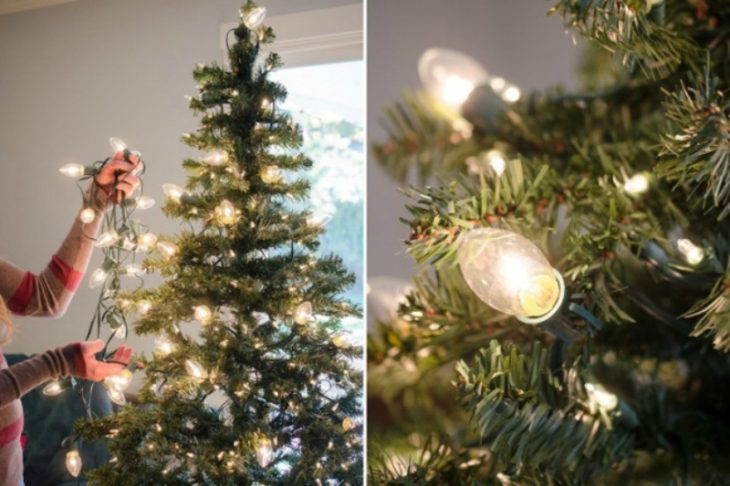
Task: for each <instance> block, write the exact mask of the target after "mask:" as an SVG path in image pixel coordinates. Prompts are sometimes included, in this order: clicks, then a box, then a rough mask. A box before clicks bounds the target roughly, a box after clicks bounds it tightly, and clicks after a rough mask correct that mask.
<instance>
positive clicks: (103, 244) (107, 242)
mask: <svg viewBox="0 0 730 486" xmlns="http://www.w3.org/2000/svg"><path fill="white" fill-rule="evenodd" d="M118 240H119V234H117V232H116V231H114V230H111V231H106V232H104V233H102V234H100V235H99V237H98V238H97V239H96V241H95V242H94V246H95V247H97V248H108V247H110V246H112V245H113V244H114V243H116V242H117V241H118Z"/></svg>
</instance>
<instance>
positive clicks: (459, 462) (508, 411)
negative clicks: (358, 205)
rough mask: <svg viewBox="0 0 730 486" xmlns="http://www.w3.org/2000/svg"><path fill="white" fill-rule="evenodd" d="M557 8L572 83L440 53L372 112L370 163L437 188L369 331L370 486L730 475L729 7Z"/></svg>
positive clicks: (709, 480) (711, 479)
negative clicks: (399, 293)
mask: <svg viewBox="0 0 730 486" xmlns="http://www.w3.org/2000/svg"><path fill="white" fill-rule="evenodd" d="M552 11H553V12H558V13H560V14H562V15H563V16H564V19H565V23H566V25H567V26H568V27H569V28H571V29H572V30H574V31H575V32H578V33H579V34H581V35H583V36H584V37H586V38H587V39H588V41H589V43H590V45H589V46H587V48H586V49H587V54H586V58H585V62H584V65H583V69H582V74H583V78H584V85H585V89H586V91H585V92H582V93H566V92H564V91H562V90H560V89H555V90H551V91H549V92H545V93H534V94H530V95H529V96H522V95H521V93H520V90H519V88H517V87H516V86H513V85H511V84H510V83H509V82H508V81H506V80H504V79H503V78H500V77H495V76H491V75H489V74H488V73H487V72H486V71H485V70H484V69H483V68H481V67H480V66H479V65H478V64H477V63H476V62H475V61H473V60H472V59H471V58H469V57H468V56H466V55H463V54H461V53H455V52H453V51H448V50H442V49H435V50H430V51H427V53H426V54H424V56H423V57H422V59H421V62H420V65H419V68H420V74H421V77H422V79H423V82H424V85H425V87H426V92H425V93H416V94H410V95H407V96H406V98H405V100H404V101H402V102H400V103H398V104H397V106H395V107H394V108H392V109H389V110H388V112H387V114H388V129H389V133H390V139H389V140H388V141H386V142H385V143H383V144H380V145H378V146H376V147H375V153H376V156H377V157H378V160H379V162H380V163H381V165H382V166H383V167H384V168H385V169H386V170H387V171H388V172H389V173H390V174H392V175H393V176H394V177H396V178H398V179H399V180H401V181H405V180H407V177H408V176H409V175H411V174H413V173H414V172H415V174H416V175H418V176H420V178H421V180H422V181H427V180H429V179H430V178H431V177H432V176H435V177H436V178H437V179H438V183H436V184H433V186H434V187H425V188H423V189H420V188H411V189H408V190H407V191H406V192H407V194H408V195H409V196H410V197H411V201H412V202H411V203H410V204H409V206H408V212H409V217H408V218H407V220H406V223H407V224H408V226H409V228H410V236H409V239H408V241H407V243H406V244H407V248H408V251H409V253H410V254H411V255H412V256H413V257H414V259H415V260H416V262H417V263H418V264H420V268H421V269H422V272H421V274H419V276H418V277H417V278H416V279H415V282H414V285H415V290H414V291H412V292H411V293H409V294H408V295H406V296H405V297H404V298H405V302H404V303H403V304H401V305H400V308H399V313H398V317H396V318H394V319H392V320H391V321H387V320H386V321H383V322H380V323H379V325H378V328H377V330H376V331H375V332H374V333H373V334H372V335H371V336H370V338H369V344H368V359H369V374H368V400H369V405H368V414H369V416H368V427H369V435H368V437H369V441H370V442H371V445H370V449H369V450H370V451H373V452H374V453H376V454H378V455H379V456H380V458H379V459H378V460H375V459H374V458H372V459H370V461H371V467H370V473H371V478H372V480H373V481H374V482H376V483H392V484H424V483H426V484H490V483H494V484H596V483H598V484H626V483H629V484H632V483H635V484H638V483H640V482H641V481H649V482H650V483H651V484H727V482H728V481H730V469H728V466H727V462H726V461H725V458H726V457H727V454H728V452H730V441H729V440H728V434H727V430H728V427H729V426H730V421H729V420H728V413H729V412H730V393H728V391H727V383H728V380H729V379H730V356H729V355H728V351H730V344H729V343H730V339H729V336H730V334H729V333H730V327H729V326H730V318H729V317H728V313H727V311H728V309H729V308H730V306H728V302H729V300H728V299H729V297H730V296H729V295H728V285H727V282H728V277H729V276H730V274H729V273H728V268H730V267H729V266H728V263H729V261H730V246H728V230H729V229H730V227H729V226H728V213H730V205H728V203H729V202H730V197H729V195H728V194H729V193H728V185H727V182H728V164H729V163H730V155H729V154H730V137H729V134H730V131H729V130H730V119H729V118H728V116H729V115H730V105H728V101H727V98H726V93H727V92H728V89H729V88H730V87H729V86H728V79H730V76H729V75H730V62H729V61H730V57H729V53H730V38H729V37H728V35H727V32H728V25H729V24H730V5H728V4H727V2H723V1H712V0H664V1H661V0H660V1H645V0H635V1H620V0H595V1H582V0H562V1H559V2H557V4H556V5H555V7H554V8H553V10H552ZM455 389H456V390H458V392H459V398H460V400H457V399H455V398H454V395H455V393H454V391H455Z"/></svg>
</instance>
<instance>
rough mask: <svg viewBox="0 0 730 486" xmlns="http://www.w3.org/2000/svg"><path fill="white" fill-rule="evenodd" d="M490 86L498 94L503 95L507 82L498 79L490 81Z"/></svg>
mask: <svg viewBox="0 0 730 486" xmlns="http://www.w3.org/2000/svg"><path fill="white" fill-rule="evenodd" d="M489 86H490V87H491V88H492V89H493V90H494V91H495V92H497V93H502V91H504V88H506V87H507V81H505V80H504V78H500V77H496V78H492V79H490V80H489Z"/></svg>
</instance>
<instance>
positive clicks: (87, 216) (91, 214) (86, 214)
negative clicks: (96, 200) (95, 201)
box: [79, 208, 96, 224]
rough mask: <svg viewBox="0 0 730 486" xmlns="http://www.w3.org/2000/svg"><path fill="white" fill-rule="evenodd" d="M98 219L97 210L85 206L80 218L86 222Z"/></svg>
mask: <svg viewBox="0 0 730 486" xmlns="http://www.w3.org/2000/svg"><path fill="white" fill-rule="evenodd" d="M95 219H96V211H94V210H93V209H91V208H84V209H82V210H81V212H80V213H79V220H80V221H81V222H82V223H84V224H89V223H92V222H93V221H94V220H95Z"/></svg>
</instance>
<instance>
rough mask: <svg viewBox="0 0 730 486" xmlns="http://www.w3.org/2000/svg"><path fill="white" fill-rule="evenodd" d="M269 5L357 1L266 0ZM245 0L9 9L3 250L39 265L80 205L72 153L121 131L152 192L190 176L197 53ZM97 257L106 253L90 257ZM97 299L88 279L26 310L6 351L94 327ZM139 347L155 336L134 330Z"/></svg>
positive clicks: (93, 155) (3, 55) (89, 157)
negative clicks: (29, 314)
mask: <svg viewBox="0 0 730 486" xmlns="http://www.w3.org/2000/svg"><path fill="white" fill-rule="evenodd" d="M260 3H262V4H264V5H265V6H266V7H267V8H268V11H269V15H279V14H287V13H293V12H297V11H303V10H308V9H315V8H325V7H333V6H337V5H343V4H351V3H358V2H357V0H307V1H291V0H265V1H262V2H260ZM242 4H243V1H242V0H125V1H119V0H80V1H78V2H73V3H69V4H65V5H59V6H57V7H51V8H44V9H40V10H31V11H27V12H20V13H16V14H11V15H5V16H0V107H1V109H0V164H2V176H0V222H1V224H2V228H3V229H2V231H0V256H2V257H3V258H6V259H8V260H10V261H12V262H14V263H16V264H18V265H21V266H24V267H26V268H29V269H32V270H34V271H38V270H40V269H41V268H42V267H43V266H44V265H45V264H46V262H47V261H48V260H49V259H50V256H51V255H52V254H53V253H54V251H55V250H56V248H57V246H58V244H59V243H60V242H61V240H62V238H63V237H64V235H65V234H66V231H67V229H68V227H69V226H70V224H71V222H72V220H73V218H74V217H75V216H76V212H77V209H78V207H79V205H80V196H79V193H78V190H77V189H76V187H75V184H74V183H73V181H71V180H70V179H67V178H65V177H63V176H61V175H60V174H59V173H58V167H60V166H61V165H62V164H63V163H65V162H67V161H78V162H82V163H90V162H93V161H94V160H98V159H100V158H103V157H105V156H106V154H107V152H108V151H109V148H108V143H107V140H108V138H109V136H112V135H114V136H118V137H121V138H123V139H124V140H126V141H127V142H128V143H129V144H130V145H133V147H134V148H138V149H139V150H141V151H142V152H143V154H144V158H145V159H146V161H147V162H148V173H147V175H146V176H145V185H146V193H147V194H148V195H150V196H152V197H154V198H155V199H157V201H158V202H159V201H162V199H163V194H162V190H161V187H160V186H161V184H162V183H164V182H173V181H174V182H178V183H181V182H183V181H184V178H183V177H184V174H183V171H182V169H181V168H180V161H181V160H182V159H183V158H184V157H186V156H188V155H192V152H190V151H189V150H188V149H187V148H186V147H184V146H183V145H182V144H181V143H180V142H179V138H180V135H181V134H182V133H184V132H187V131H192V130H194V129H195V127H196V125H197V124H196V121H195V119H194V118H193V116H192V114H191V113H190V111H189V110H188V109H187V104H186V102H185V100H184V95H186V94H193V93H194V92H195V90H194V83H193V81H192V77H191V71H192V68H193V67H194V65H195V64H196V63H198V62H209V61H213V60H220V59H221V57H222V54H221V51H220V50H219V43H218V42H219V39H218V35H219V34H218V28H219V25H220V24H221V23H224V22H231V21H236V20H237V19H238V8H239V7H240V6H241V5H242ZM140 215H141V216H142V217H143V219H144V221H145V222H147V223H149V224H150V226H151V227H152V229H153V230H154V231H155V232H158V233H164V232H174V231H175V230H176V229H177V225H176V223H174V222H171V221H168V220H166V219H165V218H164V216H163V215H162V213H161V212H160V210H159V205H158V206H156V207H155V208H153V209H151V210H149V211H147V212H146V213H140ZM98 263H99V255H98V254H97V255H96V258H95V259H94V261H93V262H92V266H91V268H92V269H93V268H95V267H96V266H97V265H98ZM96 299H97V291H96V290H91V289H89V288H88V284H87V282H86V280H85V281H84V282H83V283H82V286H81V288H80V290H79V292H78V295H77V297H76V299H75V301H74V302H73V304H72V305H71V308H70V309H69V311H68V313H67V314H66V316H65V317H63V318H61V319H60V320H40V319H30V318H24V319H18V320H17V321H16V325H17V326H18V328H19V332H18V333H17V334H16V336H15V338H14V341H13V343H12V344H11V345H10V346H8V347H7V349H6V352H26V353H29V352H38V351H42V350H44V349H47V348H49V347H52V346H56V345H61V344H64V343H66V342H69V341H73V340H79V339H81V338H83V336H84V335H85V330H86V327H87V325H88V322H89V319H90V318H91V315H92V313H93V308H94V305H95V303H96ZM130 341H131V343H132V344H133V345H135V346H136V347H137V349H140V350H149V349H151V343H150V342H149V341H150V340H144V341H143V340H140V339H138V338H135V337H132V338H131V340H130Z"/></svg>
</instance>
